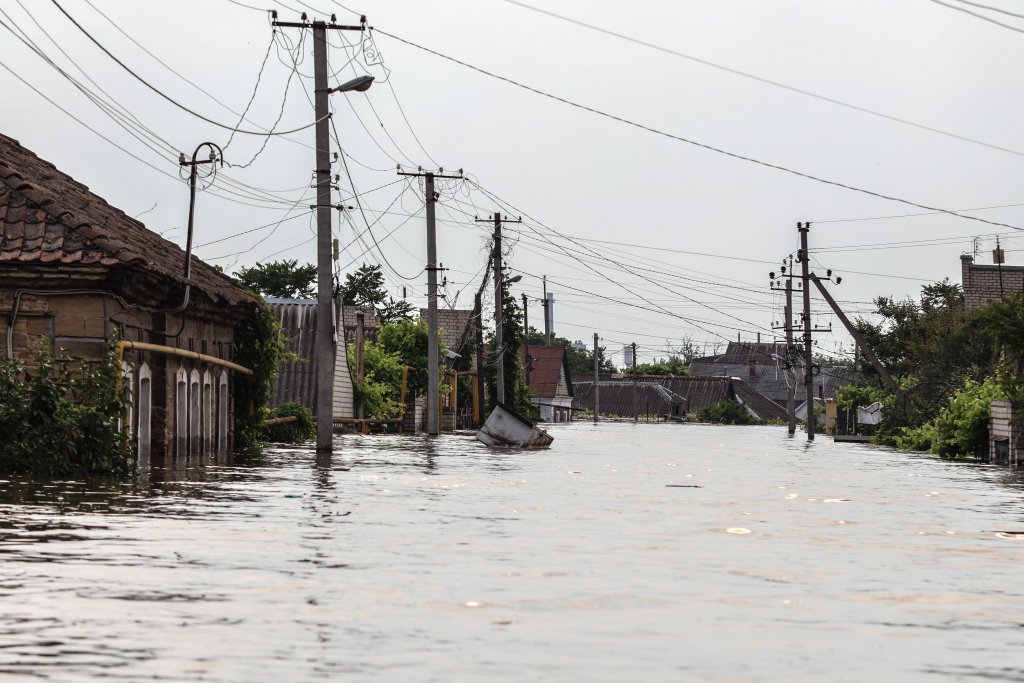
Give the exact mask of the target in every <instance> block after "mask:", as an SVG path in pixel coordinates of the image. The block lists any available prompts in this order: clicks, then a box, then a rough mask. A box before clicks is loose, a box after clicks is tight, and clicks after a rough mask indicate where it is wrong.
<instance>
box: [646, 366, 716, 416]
mask: <svg viewBox="0 0 1024 683" xmlns="http://www.w3.org/2000/svg"><path fill="white" fill-rule="evenodd" d="M641 379H642V380H643V381H646V382H657V383H658V384H660V385H662V386H663V387H665V388H666V389H668V390H669V391H671V392H672V393H673V394H676V395H677V396H682V397H683V398H684V399H686V410H687V412H690V413H695V412H697V411H698V410H700V409H701V408H706V407H708V406H713V405H717V404H719V403H721V402H722V401H727V400H729V399H730V398H733V396H734V392H733V390H732V380H730V379H729V378H728V377H690V376H686V375H681V376H676V375H644V376H642V377H641Z"/></svg>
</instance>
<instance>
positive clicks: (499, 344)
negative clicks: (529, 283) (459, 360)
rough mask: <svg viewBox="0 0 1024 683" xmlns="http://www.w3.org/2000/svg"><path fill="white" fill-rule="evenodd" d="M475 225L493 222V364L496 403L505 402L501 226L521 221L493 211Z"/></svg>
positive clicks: (503, 282)
mask: <svg viewBox="0 0 1024 683" xmlns="http://www.w3.org/2000/svg"><path fill="white" fill-rule="evenodd" d="M475 220H476V222H477V223H485V222H489V221H491V220H493V221H494V252H493V253H492V255H491V261H492V262H493V263H494V346H495V349H494V353H495V363H496V364H497V367H496V368H495V369H496V371H497V372H496V376H497V380H496V381H495V385H496V386H495V389H496V398H497V401H498V403H504V402H505V334H504V330H502V327H503V325H502V322H503V321H504V317H505V314H504V311H505V308H504V306H505V287H504V285H505V281H504V276H503V275H502V272H501V224H502V222H505V223H522V222H523V219H522V218H521V217H520V218H517V219H516V220H514V221H513V220H510V219H509V218H508V216H505V217H504V218H502V217H501V213H500V212H497V211H495V212H494V218H493V219H487V218H477V219H475ZM521 277H522V276H520V275H517V276H515V277H513V278H510V279H509V282H518V281H519V279H520V278H521Z"/></svg>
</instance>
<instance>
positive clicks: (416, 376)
mask: <svg viewBox="0 0 1024 683" xmlns="http://www.w3.org/2000/svg"><path fill="white" fill-rule="evenodd" d="M370 346H371V344H367V345H366V348H369V347H370ZM372 346H375V347H379V348H380V350H381V351H382V352H383V353H385V354H388V355H389V356H391V357H393V358H394V359H395V361H396V362H397V364H398V369H399V373H398V377H397V379H394V378H392V379H391V380H389V381H391V383H392V384H395V385H396V386H398V385H399V383H400V382H401V368H402V366H403V365H408V366H409V367H411V368H413V369H412V370H410V371H409V379H408V384H407V386H406V396H407V397H414V396H422V395H423V394H425V393H426V392H427V367H428V365H429V354H428V346H427V323H426V321H423V320H419V321H416V322H413V321H411V320H397V321H395V322H392V323H385V324H383V325H381V328H380V331H379V332H378V333H377V341H376V343H375V344H372ZM438 358H444V345H443V344H438ZM369 362H370V360H369V359H367V360H366V361H365V363H364V367H367V368H369V365H367V364H368V363H369ZM353 367H355V366H353ZM368 371H369V370H368ZM398 399H399V394H398V391H397V390H396V392H395V401H396V402H397V401H398Z"/></svg>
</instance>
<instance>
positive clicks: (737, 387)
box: [732, 379, 786, 420]
mask: <svg viewBox="0 0 1024 683" xmlns="http://www.w3.org/2000/svg"><path fill="white" fill-rule="evenodd" d="M732 388H733V390H734V391H735V392H736V399H737V400H738V401H740V402H741V403H742V404H743V405H745V406H746V407H747V409H748V410H749V411H750V412H751V413H753V414H754V417H757V418H759V419H761V420H785V419H786V409H785V408H783V407H782V406H780V405H779V404H778V403H776V402H775V401H772V400H771V399H769V398H767V397H765V396H764V395H763V394H760V393H758V392H757V391H755V390H754V388H753V387H752V386H750V385H749V384H747V383H746V382H744V381H743V380H741V379H733V381H732Z"/></svg>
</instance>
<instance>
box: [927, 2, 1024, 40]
mask: <svg viewBox="0 0 1024 683" xmlns="http://www.w3.org/2000/svg"><path fill="white" fill-rule="evenodd" d="M928 1H929V2H934V3H935V4H936V5H942V6H943V7H948V8H949V9H951V10H956V11H957V12H963V13H964V14H969V15H971V16H972V17H974V18H976V19H981V20H982V21H987V22H988V23H990V24H995V25H996V26H1001V27H1002V28H1005V29H1009V30H1011V31H1016V32H1017V33H1024V29H1021V28H1018V27H1016V26H1011V25H1010V24H1004V23H1003V22H1001V21H996V20H995V19H993V18H991V17H986V16H985V15H984V14H979V13H977V12H972V11H971V10H969V9H967V8H966V7H957V6H956V5H950V4H949V3H948V2H942V0H928Z"/></svg>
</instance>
